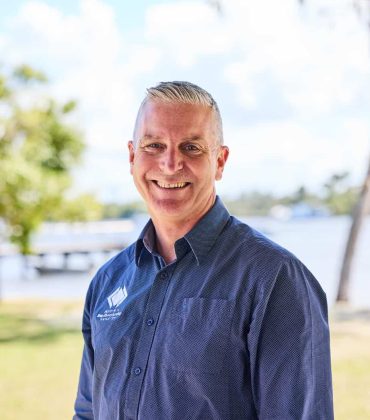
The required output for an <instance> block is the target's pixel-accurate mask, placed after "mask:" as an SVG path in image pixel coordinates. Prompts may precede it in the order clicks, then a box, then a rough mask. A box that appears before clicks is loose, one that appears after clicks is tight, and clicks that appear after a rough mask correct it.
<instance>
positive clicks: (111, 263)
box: [94, 242, 136, 281]
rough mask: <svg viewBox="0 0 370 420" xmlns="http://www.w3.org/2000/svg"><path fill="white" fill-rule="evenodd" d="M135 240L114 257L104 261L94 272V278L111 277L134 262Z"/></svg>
mask: <svg viewBox="0 0 370 420" xmlns="http://www.w3.org/2000/svg"><path fill="white" fill-rule="evenodd" d="M135 246H136V242H134V243H133V244H131V245H129V246H128V247H127V248H124V249H123V250H122V251H120V252H119V253H118V254H116V255H115V256H114V257H112V258H111V259H109V260H108V261H107V262H105V263H104V264H103V265H102V266H101V267H100V268H99V269H98V271H97V272H96V275H95V277H94V279H99V281H101V279H102V278H108V279H110V278H113V277H115V275H116V274H117V273H122V272H123V271H124V270H125V269H127V267H128V266H130V265H132V264H134V263H135Z"/></svg>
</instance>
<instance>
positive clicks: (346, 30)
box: [0, 0, 370, 202]
mask: <svg viewBox="0 0 370 420" xmlns="http://www.w3.org/2000/svg"><path fill="white" fill-rule="evenodd" d="M211 3H212V2H211V1H209V2H207V1H205V0H192V1H186V0H160V1H157V0H152V1H149V0H135V1H122V0H63V1H62V0H13V1H12V2H4V1H3V2H1V4H0V64H1V66H2V68H12V67H14V66H17V65H19V64H23V63H27V64H29V65H32V66H33V67H35V68H37V69H40V70H42V71H43V72H45V73H46V74H47V75H48V78H49V85H48V91H49V92H50V94H51V95H52V96H54V97H56V98H57V99H58V100H60V101H61V102H63V101H66V100H69V99H76V100H77V102H78V109H77V111H76V112H75V113H74V116H73V118H72V123H73V124H74V126H76V127H77V128H78V129H79V130H80V131H81V132H82V133H83V136H84V139H85V142H86V145H87V147H86V150H85V154H84V157H83V162H82V164H81V165H80V167H79V168H78V169H76V170H75V171H74V179H75V187H74V189H75V191H76V192H91V193H94V194H96V195H97V196H98V197H99V198H100V199H101V200H103V201H105V202H111V201H115V202H129V201H131V200H135V199H137V198H138V197H139V196H138V193H137V192H136V191H135V188H134V185H133V182H132V179H131V175H130V174H129V165H128V152H127V141H128V140H130V139H131V137H132V130H133V125H134V120H135V117H136V112H137V109H138V106H139V104H140V102H141V100H142V98H143V95H144V94H145V90H146V88H147V87H150V86H153V85H155V84H157V83H158V82H160V81H166V80H188V81H191V82H193V83H196V84H198V85H200V86H202V87H203V88H205V89H207V90H208V91H209V92H210V93H211V94H212V95H213V97H214V98H215V99H216V101H217V102H218V105H219V108H220V110H221V113H222V116H223V124H224V138H225V144H227V145H228V146H229V148H230V156H229V160H228V162H227V166H226V169H225V172H224V176H223V179H222V180H221V181H220V182H218V184H217V191H218V192H219V193H220V194H221V195H222V196H224V197H228V198H233V197H236V196H238V195H239V194H241V193H243V192H251V191H260V192H269V193H274V194H276V195H280V194H288V193H291V192H293V191H294V190H296V189H297V188H299V187H300V186H301V185H305V186H306V187H307V188H308V189H309V190H311V191H313V192H320V191H321V190H320V189H321V187H322V185H323V184H324V183H325V182H326V181H327V180H328V178H329V177H330V176H331V175H332V174H334V173H338V172H344V171H348V172H349V173H350V178H349V182H350V183H351V184H353V185H355V184H359V183H360V182H361V180H362V179H363V177H364V175H365V171H366V166H367V163H368V159H369V156H370V118H369V116H370V48H369V34H370V32H368V31H367V29H366V25H365V18H364V17H363V18H361V17H359V16H358V14H356V13H355V11H354V9H353V6H352V1H350V0H337V1H336V2H335V4H334V2H332V1H330V0H306V2H305V6H304V7H302V6H300V3H299V1H298V0H280V1H279V2H276V1H274V0H249V1H242V0H227V1H226V0H224V1H223V2H222V3H223V7H222V12H221V13H219V12H218V11H217V10H216V9H215V8H214V7H212V6H211ZM333 4H334V5H333ZM358 4H360V5H361V4H365V0H362V1H361V0H359V1H358ZM363 16H364V15H363Z"/></svg>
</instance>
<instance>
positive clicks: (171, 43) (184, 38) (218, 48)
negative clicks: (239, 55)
mask: <svg viewBox="0 0 370 420" xmlns="http://www.w3.org/2000/svg"><path fill="white" fill-rule="evenodd" d="M146 38H147V40H148V42H150V43H153V44H156V45H160V46H161V49H162V50H163V51H165V53H164V56H166V57H169V58H170V59H173V60H174V61H175V62H176V64H177V65H178V66H180V67H185V68H188V67H192V66H193V65H194V64H195V62H196V60H197V59H198V58H200V57H202V56H204V55H218V54H222V53H224V52H226V51H227V49H228V47H229V38H230V36H229V35H228V33H227V31H226V26H225V25H223V24H222V21H220V19H219V17H218V15H217V12H216V11H215V10H213V9H212V8H211V7H209V6H208V5H207V4H205V3H201V2H198V1H181V2H177V3H164V4H158V5H153V6H151V7H149V8H148V9H147V12H146Z"/></svg>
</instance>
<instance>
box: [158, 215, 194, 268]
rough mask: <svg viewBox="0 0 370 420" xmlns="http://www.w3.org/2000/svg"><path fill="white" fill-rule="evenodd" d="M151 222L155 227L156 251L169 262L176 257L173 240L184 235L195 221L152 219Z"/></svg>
mask: <svg viewBox="0 0 370 420" xmlns="http://www.w3.org/2000/svg"><path fill="white" fill-rule="evenodd" d="M153 224H154V227H155V238H156V248H157V252H158V253H159V254H160V255H161V256H162V257H163V259H164V260H165V262H166V263H167V264H169V263H171V262H172V261H174V260H175V259H176V252H175V242H176V241H177V240H178V239H180V238H182V237H183V236H184V235H186V234H187V233H188V232H189V231H190V230H191V229H192V228H193V226H194V225H195V224H196V222H194V221H192V222H188V223H186V222H182V223H173V222H168V223H166V222H163V221H160V222H159V221H156V220H155V219H153Z"/></svg>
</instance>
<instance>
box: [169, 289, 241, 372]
mask: <svg viewBox="0 0 370 420" xmlns="http://www.w3.org/2000/svg"><path fill="white" fill-rule="evenodd" d="M233 306H234V305H233V301H231V300H226V299H210V298H202V297H188V298H184V299H183V300H182V302H179V304H178V305H177V306H176V307H175V308H174V309H173V311H172V314H171V328H170V329H168V332H167V337H166V338H167V339H166V340H165V342H164V353H163V356H164V361H165V365H166V366H167V367H168V368H170V369H175V370H180V371H197V372H203V373H218V372H220V371H221V370H222V368H223V364H224V359H225V355H226V349H227V345H228V342H229V335H230V328H231V319H232V312H233V311H232V309H233Z"/></svg>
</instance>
